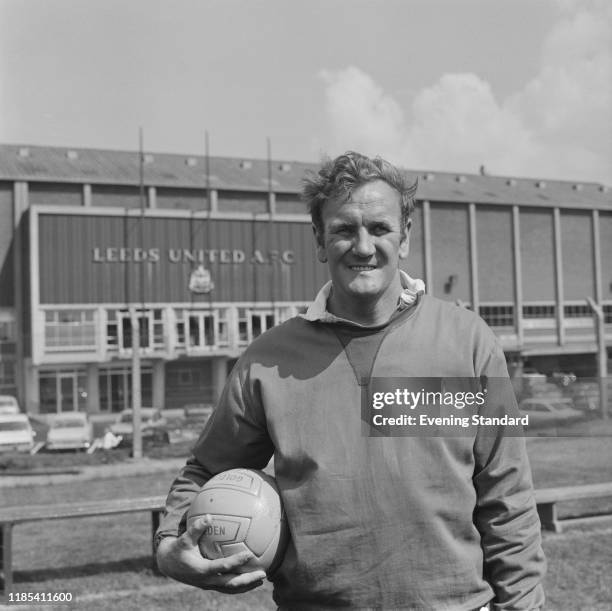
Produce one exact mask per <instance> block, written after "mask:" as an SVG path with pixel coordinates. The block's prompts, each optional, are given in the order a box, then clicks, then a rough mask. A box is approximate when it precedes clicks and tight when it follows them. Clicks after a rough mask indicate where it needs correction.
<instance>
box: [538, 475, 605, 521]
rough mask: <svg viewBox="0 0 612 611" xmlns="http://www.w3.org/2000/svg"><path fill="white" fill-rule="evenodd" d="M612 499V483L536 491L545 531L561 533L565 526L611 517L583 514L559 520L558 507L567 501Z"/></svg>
mask: <svg viewBox="0 0 612 611" xmlns="http://www.w3.org/2000/svg"><path fill="white" fill-rule="evenodd" d="M605 497H612V482H602V483H599V484H584V485H582V486H561V487H558V488H540V489H539V490H536V491H535V498H536V503H537V505H538V514H539V515H540V522H541V523H542V528H543V529H544V530H552V531H553V532H556V533H558V532H561V531H562V529H563V525H564V524H574V525H577V524H584V523H590V522H594V521H597V520H604V519H608V518H609V517H610V515H611V514H610V512H608V513H607V514H601V513H600V514H582V515H580V516H575V517H570V518H559V516H558V515H557V505H558V504H559V503H563V502H566V501H580V500H584V499H601V498H605Z"/></svg>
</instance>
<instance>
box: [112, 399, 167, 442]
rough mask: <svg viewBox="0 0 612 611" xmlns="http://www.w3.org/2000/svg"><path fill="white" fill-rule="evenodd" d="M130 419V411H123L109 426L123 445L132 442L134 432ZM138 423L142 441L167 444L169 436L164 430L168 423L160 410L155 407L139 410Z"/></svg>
mask: <svg viewBox="0 0 612 611" xmlns="http://www.w3.org/2000/svg"><path fill="white" fill-rule="evenodd" d="M132 418H133V416H132V410H131V409H124V410H123V411H122V412H120V413H119V415H118V416H117V420H115V422H114V423H113V424H111V426H110V430H111V432H112V433H113V434H114V435H121V437H122V438H123V445H125V443H126V442H131V440H132V437H133V431H134V429H133V425H132ZM140 422H141V431H142V439H143V441H157V442H161V443H169V441H170V435H169V433H168V430H167V428H166V425H167V424H168V422H167V420H166V418H164V416H163V415H162V413H161V410H160V409H157V408H155V407H142V408H140Z"/></svg>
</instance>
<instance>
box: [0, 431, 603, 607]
mask: <svg viewBox="0 0 612 611" xmlns="http://www.w3.org/2000/svg"><path fill="white" fill-rule="evenodd" d="M527 447H528V451H529V454H530V457H531V461H532V469H533V473H534V481H535V483H536V486H537V487H550V486H557V485H566V484H580V483H591V482H597V481H608V480H609V479H610V476H611V465H612V437H596V438H567V439H566V438H532V439H528V440H527ZM173 476H174V474H173V473H167V474H161V475H160V474H155V475H147V476H144V477H138V478H135V477H131V478H121V479H112V480H100V481H84V482H78V483H76V484H57V485H54V486H38V487H23V488H16V489H13V490H8V489H6V488H0V505H24V504H29V503H49V502H54V501H58V502H59V501H70V500H77V499H103V498H109V497H113V498H122V497H131V496H139V495H155V494H165V493H166V492H167V490H168V487H169V485H170V482H171V480H172V478H173ZM611 504H612V501H610V502H608V504H607V505H606V502H604V504H603V505H602V506H601V507H603V508H606V507H608V508H610V505H611ZM592 505H593V503H589V504H588V506H589V508H592ZM577 508H578V507H577V506H573V507H570V509H569V510H568V512H569V513H571V512H572V511H574V510H576V509H577ZM544 549H545V552H546V554H547V557H548V562H549V573H548V577H547V581H546V589H547V596H548V601H549V602H548V606H547V608H548V609H550V610H552V611H564V610H568V611H570V610H571V611H575V610H580V611H599V610H601V611H604V610H609V609H610V601H611V600H612V580H610V567H611V566H612V519H610V521H609V522H604V523H600V524H599V525H598V526H597V527H591V528H588V529H587V528H583V529H577V528H573V529H568V530H567V531H566V532H563V533H561V534H550V533H544ZM149 550H150V519H149V516H148V515H146V514H142V515H138V514H128V515H124V516H116V517H104V518H81V519H78V520H58V521H52V522H49V523H46V524H45V523H34V524H30V525H20V526H17V527H16V528H15V534H14V566H15V570H16V574H15V582H16V587H15V591H19V592H71V593H72V594H73V600H74V602H73V603H72V605H70V607H71V608H75V609H101V610H109V611H110V610H111V609H116V608H121V609H122V610H132V609H133V610H141V609H146V610H149V609H153V610H156V609H159V610H162V609H163V610H165V609H170V608H174V609H179V610H184V609H194V610H195V609H197V610H198V611H200V610H213V611H214V610H228V611H234V610H238V611H240V610H242V609H244V610H253V611H260V610H266V609H275V605H274V603H273V602H272V598H271V586H270V584H265V585H264V586H262V587H261V588H259V589H257V590H255V591H253V592H249V593H247V594H241V595H237V596H226V595H221V594H217V593H214V592H203V591H200V590H197V589H194V588H190V587H188V586H183V585H181V584H177V583H175V582H172V581H171V580H168V579H166V578H165V577H162V576H160V575H159V574H157V573H156V572H155V570H154V567H153V565H152V560H151V558H150V555H149ZM11 606H12V607H14V605H11ZM28 608H30V609H31V608H36V607H32V606H31V605H28ZM40 608H46V609H48V608H49V606H48V605H47V606H45V607H40ZM55 608H58V607H55ZM66 608H67V606H66Z"/></svg>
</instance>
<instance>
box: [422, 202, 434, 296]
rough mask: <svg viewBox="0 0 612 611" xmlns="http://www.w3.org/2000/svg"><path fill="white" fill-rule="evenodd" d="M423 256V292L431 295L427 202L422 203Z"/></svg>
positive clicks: (431, 269)
mask: <svg viewBox="0 0 612 611" xmlns="http://www.w3.org/2000/svg"><path fill="white" fill-rule="evenodd" d="M423 250H424V253H423V256H424V263H425V290H426V291H427V293H429V294H430V295H433V292H434V290H433V264H432V259H431V212H430V206H429V202H428V201H424V202H423Z"/></svg>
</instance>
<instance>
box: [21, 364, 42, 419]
mask: <svg viewBox="0 0 612 611" xmlns="http://www.w3.org/2000/svg"><path fill="white" fill-rule="evenodd" d="M23 377H24V388H23V400H22V402H21V400H20V402H21V406H22V408H23V407H24V406H25V410H26V411H27V412H28V414H40V384H39V382H38V367H36V366H35V365H33V364H32V361H31V359H25V360H24V362H23Z"/></svg>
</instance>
